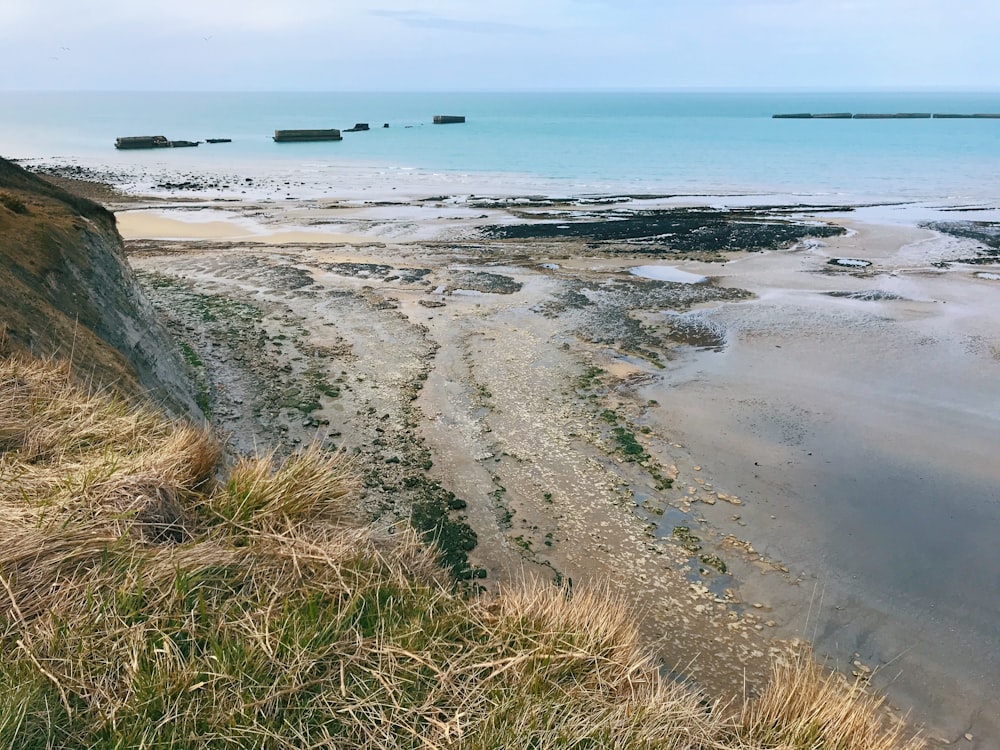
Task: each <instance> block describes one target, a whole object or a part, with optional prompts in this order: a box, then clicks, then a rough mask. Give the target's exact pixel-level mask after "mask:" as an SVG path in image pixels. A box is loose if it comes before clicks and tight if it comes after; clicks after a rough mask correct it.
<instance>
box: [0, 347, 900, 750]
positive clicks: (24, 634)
mask: <svg viewBox="0 0 1000 750" xmlns="http://www.w3.org/2000/svg"><path fill="white" fill-rule="evenodd" d="M0 383H2V387H3V391H2V395H0V436H2V444H0V477H2V482H0V652H2V653H3V656H4V658H3V659H2V660H0V747H18V748H21V747H25V748H49V747H164V748H169V747H179V748H180V747H183V748H188V747H199V748H201V747H219V748H222V747H227V748H230V747H267V748H299V747H310V748H320V747H328V748H357V749H359V750H369V749H370V750H384V749H387V748H407V749H414V748H482V749H483V750H486V749H489V750H493V749H494V748H506V747H528V748H535V749H537V750H543V749H547V748H622V749H623V750H624V749H625V748H658V749H665V750H681V749H682V748H683V749H684V750H726V749H729V750H765V749H774V750H777V749H778V748H781V749H783V750H786V749H787V750H804V749H805V748H808V749H809V750H834V749H836V750H889V749H890V748H897V747H898V748H904V747H905V748H906V749H907V750H910V748H913V747H916V745H915V744H912V743H911V744H905V743H903V742H901V741H899V734H898V731H896V730H893V729H892V728H889V729H888V730H886V729H885V728H884V727H883V726H882V715H881V714H880V712H879V704H878V701H877V699H874V698H872V697H871V696H869V695H868V694H867V693H865V692H864V691H863V690H862V689H861V688H860V687H857V686H849V685H846V684H844V683H843V682H842V681H841V680H840V678H836V677H831V676H828V675H826V674H825V673H823V672H822V671H821V670H820V669H819V668H818V667H816V666H815V665H813V664H812V662H810V661H808V660H803V661H802V662H801V663H799V664H796V665H791V666H788V667H779V668H777V669H778V671H777V672H776V678H775V681H774V683H773V685H772V687H771V688H770V689H769V690H768V691H767V692H766V693H765V694H764V695H763V696H762V697H761V698H760V699H758V700H757V701H754V702H753V703H752V704H750V705H749V706H748V707H747V708H746V709H744V710H743V712H742V713H739V712H735V713H734V712H733V711H731V710H729V709H728V707H725V706H719V705H713V704H710V703H706V702H705V701H704V700H702V699H701V698H700V697H699V696H697V695H695V694H694V693H693V692H691V691H690V690H689V689H688V688H687V687H685V686H683V685H679V684H676V683H673V682H670V681H667V680H665V679H664V678H663V676H662V674H661V669H660V665H659V663H658V662H657V660H656V659H655V658H654V657H653V655H652V654H650V653H649V651H648V650H647V649H646V648H645V646H644V644H643V642H642V641H641V639H640V635H639V632H638V630H637V628H636V625H635V618H634V617H633V615H632V613H631V611H630V610H629V608H628V607H627V606H625V605H624V604H623V603H622V602H621V601H620V600H619V599H617V598H616V597H614V596H612V595H611V594H610V593H609V592H608V591H607V590H606V589H602V588H600V587H598V588H593V589H586V588H580V587H578V588H577V590H576V591H574V592H573V594H572V596H571V595H570V594H569V592H567V591H565V590H562V589H558V588H555V587H553V586H551V585H546V584H540V583H537V582H536V583H528V582H525V583H522V584H519V585H512V586H509V587H504V588H503V589H502V590H501V591H500V593H499V594H498V595H497V596H495V597H492V598H483V599H470V598H467V597H465V596H462V595H461V594H458V593H455V592H454V590H453V582H452V580H451V579H450V578H448V577H447V575H446V574H445V572H444V571H443V570H442V569H441V568H440V567H438V566H437V565H436V563H435V560H436V555H435V553H434V551H433V550H429V549H428V548H427V547H426V546H425V545H424V544H422V543H421V542H420V541H419V538H418V536H417V535H416V533H415V532H414V531H413V530H412V529H409V528H408V527H405V528H404V527H397V528H388V529H376V528H373V527H370V526H363V525H360V524H358V523H357V522H356V519H355V518H354V515H353V505H352V503H353V500H354V497H355V496H354V493H355V490H356V487H357V485H356V482H355V480H354V478H353V476H352V472H351V469H350V466H349V465H347V464H346V463H345V461H344V458H343V456H340V455H337V454H333V455H331V454H325V453H323V452H321V451H319V450H317V449H310V450H307V451H305V452H303V453H302V454H300V455H297V456H293V457H291V458H289V459H287V460H286V461H283V462H280V461H277V460H275V459H274V458H273V457H264V458H257V459H247V460H244V461H241V462H239V463H238V464H237V465H236V466H235V467H233V468H232V470H231V471H230V472H229V473H228V476H226V477H222V476H218V475H219V474H220V472H221V468H220V465H219V454H218V450H217V449H216V447H215V445H214V443H213V442H212V441H211V439H210V437H209V436H208V435H207V434H205V433H204V432H203V431H200V430H196V429H193V428H190V427H185V426H180V425H175V424H171V423H169V422H167V421H165V420H162V419H161V418H159V417H158V416H157V415H155V414H154V413H152V412H148V411H142V410H139V411H135V410H132V409H130V408H128V407H127V405H125V404H124V403H123V402H120V401H117V400H115V399H114V398H111V397H109V396H104V395H92V394H88V393H86V392H84V391H81V390H80V389H77V388H74V386H72V384H71V383H70V381H69V378H68V373H67V372H66V371H65V369H64V368H61V367H60V366H57V365H53V363H38V362H29V361H24V360H17V359H7V360H0ZM894 731H896V734H893V732H894Z"/></svg>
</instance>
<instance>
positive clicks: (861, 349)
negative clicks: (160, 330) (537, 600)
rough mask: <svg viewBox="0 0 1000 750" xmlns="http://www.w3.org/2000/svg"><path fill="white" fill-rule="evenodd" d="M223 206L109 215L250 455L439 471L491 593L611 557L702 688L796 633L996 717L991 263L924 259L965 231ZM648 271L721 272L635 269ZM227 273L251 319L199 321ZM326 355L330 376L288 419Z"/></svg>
mask: <svg viewBox="0 0 1000 750" xmlns="http://www.w3.org/2000/svg"><path fill="white" fill-rule="evenodd" d="M157 208H158V209H160V210H162V209H163V206H158V207H157ZM226 210H227V211H231V212H232V213H234V214H236V219H237V220H235V221H232V222H229V223H228V225H227V226H225V227H217V226H212V227H209V228H208V229H206V227H205V226H204V224H206V223H208V222H205V221H202V222H201V224H199V223H197V222H196V221H189V222H187V224H188V225H189V226H188V228H187V229H184V230H183V231H182V233H180V234H178V233H177V232H178V231H181V230H179V228H178V227H177V226H175V225H174V223H175V222H176V223H182V224H183V223H185V222H184V221H182V220H181V219H174V218H172V219H171V220H170V221H171V223H170V225H169V226H168V225H164V224H157V223H155V222H154V223H150V222H149V221H147V220H146V218H148V217H146V218H143V217H138V218H135V219H131V218H125V217H126V216H127V215H124V216H123V218H124V223H123V227H124V229H123V231H126V230H127V234H126V236H127V238H133V239H132V241H131V242H130V243H129V245H128V247H129V249H130V251H131V253H132V262H133V265H135V267H136V268H137V269H139V270H140V271H141V272H143V273H144V274H146V275H145V276H144V282H145V283H146V285H147V289H148V290H149V293H150V294H151V296H153V298H154V300H155V301H156V302H157V303H158V304H159V305H160V307H161V309H162V310H163V311H164V314H166V315H169V316H173V318H174V328H175V330H176V331H177V332H178V334H179V335H181V336H182V337H184V338H185V339H186V341H187V342H188V345H189V346H191V347H192V350H193V351H194V352H195V353H196V354H197V355H198V359H199V361H200V362H201V363H202V365H201V367H202V371H201V373H200V374H201V376H202V377H203V378H204V379H205V381H204V382H205V383H206V388H207V395H208V397H210V399H211V401H212V405H213V415H214V419H215V421H216V423H217V425H218V426H219V427H221V428H222V429H223V430H226V431H228V434H230V435H231V436H232V440H233V444H234V446H235V447H237V448H238V449H241V450H248V449H252V447H253V446H254V445H255V444H257V445H260V444H273V443H275V442H277V443H278V444H281V445H284V446H285V447H286V448H288V449H290V448H291V447H292V446H294V445H295V444H301V443H302V442H307V441H309V440H314V439H320V440H324V441H327V442H328V443H330V444H336V445H338V446H342V447H345V448H347V449H351V450H356V451H358V455H359V458H358V461H359V467H360V468H361V470H362V471H364V472H366V476H368V477H369V480H368V481H367V489H366V493H367V495H366V498H365V502H366V503H367V507H368V509H369V511H370V512H371V514H372V516H373V517H379V518H382V519H392V518H402V517H405V514H406V512H407V511H406V504H407V502H408V499H407V498H408V495H407V492H408V491H409V490H408V489H407V487H410V486H412V483H413V481H414V479H413V477H415V476H416V474H415V473H414V472H416V471H417V468H416V467H424V468H423V469H420V471H421V472H424V473H426V475H427V476H428V477H430V478H431V479H432V480H433V481H435V482H438V483H440V485H441V486H442V487H444V488H445V489H447V490H449V491H451V492H454V493H455V494H456V495H457V496H458V497H460V498H462V499H463V500H465V501H466V502H467V503H468V505H467V508H466V510H465V511H464V512H463V513H464V516H465V519H466V520H467V522H468V523H469V524H470V525H471V526H472V528H474V529H475V531H476V533H477V535H478V539H479V544H478V547H477V548H476V550H474V551H473V552H472V553H471V559H472V560H473V562H474V563H475V564H476V565H478V566H481V567H482V568H483V569H484V570H486V571H487V574H488V575H487V578H486V579H484V581H483V583H484V585H486V586H493V585H496V583H497V582H498V581H502V580H505V579H509V578H510V577H512V576H519V575H541V576H545V577H548V578H552V579H558V580H562V581H564V582H565V581H567V580H568V579H570V578H572V579H573V581H574V583H575V584H576V585H579V584H581V583H585V582H586V581H588V580H605V581H611V583H612V585H613V586H614V587H615V588H616V589H617V590H619V591H621V592H622V593H623V594H624V595H625V596H627V597H628V598H629V599H631V600H633V601H635V602H636V604H637V605H638V607H639V608H640V611H641V612H643V614H644V625H645V628H646V631H647V633H648V634H649V635H650V639H651V643H655V644H656V647H657V648H658V649H659V650H660V652H661V654H663V656H664V658H665V659H666V661H667V663H668V664H671V665H675V666H676V668H677V671H678V673H681V674H684V675H686V676H688V677H690V678H692V679H694V680H695V681H696V682H697V683H699V684H701V685H703V686H705V687H706V688H708V689H709V690H710V691H712V692H713V693H714V694H716V695H733V696H738V695H740V694H741V693H742V691H743V690H744V689H745V687H747V688H749V689H750V690H753V689H755V687H757V686H759V685H760V684H761V683H762V681H763V680H764V678H765V676H766V668H767V662H768V660H769V659H770V658H772V657H774V656H776V655H780V654H785V653H789V652H790V651H791V650H794V643H790V642H789V640H790V639H795V638H804V639H807V640H814V641H815V643H816V645H817V647H818V649H819V651H820V652H821V653H822V654H825V655H829V656H830V657H831V658H832V659H834V661H835V663H836V664H837V665H838V666H839V667H841V668H842V669H843V670H844V671H846V672H851V671H854V672H856V673H857V674H858V675H860V676H862V677H864V676H866V675H867V674H868V672H867V670H872V669H875V670H876V673H875V677H874V679H873V682H874V683H875V684H876V685H877V686H879V687H880V688H882V689H886V690H887V692H888V694H889V696H890V699H891V701H892V702H893V703H894V704H895V705H897V706H898V707H900V708H902V709H904V710H905V709H912V710H913V712H914V715H915V716H916V717H917V718H919V719H920V720H921V721H926V722H927V723H928V725H929V729H928V732H929V734H930V735H931V736H932V737H935V738H940V739H948V740H961V741H962V742H963V743H965V746H968V747H982V748H986V747H991V746H994V745H993V744H991V743H995V742H997V741H1000V727H997V726H996V721H995V717H996V716H997V715H1000V710H997V709H998V708H1000V706H998V694H1000V689H998V686H997V684H996V681H995V680H996V677H995V675H997V674H1000V664H998V660H1000V657H998V654H1000V643H998V640H997V629H996V626H995V625H994V623H996V622H998V621H1000V617H998V615H1000V611H998V610H997V602H1000V576H997V574H996V572H995V571H997V570H1000V559H998V558H1000V553H998V552H997V549H998V545H995V544H993V543H992V541H993V537H994V536H995V535H996V531H997V530H998V529H1000V511H998V508H1000V498H998V497H997V488H998V487H1000V468H998V467H1000V462H996V461H995V460H993V458H992V454H993V453H994V452H995V447H996V445H997V435H998V434H1000V433H998V429H997V428H998V426H1000V413H998V406H997V404H998V401H997V399H996V398H995V396H996V388H997V383H1000V378H998V377H997V376H998V375H1000V334H998V333H997V331H1000V325H998V323H1000V320H998V318H1000V282H996V281H991V280H989V279H983V278H977V277H976V276H975V272H982V271H984V270H985V271H989V270H996V268H995V267H993V266H977V267H975V268H973V267H965V266H959V265H955V266H951V267H948V268H940V267H936V266H934V265H932V264H933V263H934V262H940V261H941V260H947V259H949V258H952V259H953V258H961V257H964V256H965V255H968V246H969V241H968V240H961V239H956V238H949V237H944V236H942V235H938V234H936V233H933V232H930V231H927V230H923V229H916V228H907V227H899V226H892V227H889V226H879V225H861V224H856V223H853V224H852V223H850V220H849V219H846V218H844V217H834V220H835V221H836V222H838V223H841V224H844V225H845V226H848V228H849V229H850V231H849V232H848V233H847V234H846V235H842V236H832V237H831V236H827V237H823V238H822V239H808V240H805V241H803V242H800V243H798V244H794V245H792V247H791V249H787V250H775V251H768V252H763V253H758V252H755V253H740V252H732V251H729V250H726V251H724V252H723V251H720V250H718V249H709V250H706V251H705V252H695V253H691V254H688V255H683V256H672V257H669V258H663V257H660V256H657V252H656V250H655V248H653V249H650V248H649V247H645V246H643V247H636V246H635V245H634V244H631V243H623V244H614V243H611V244H608V243H604V244H599V243H598V244H595V243H593V242H588V241H587V238H568V239H567V238H558V237H555V238H554V237H548V236H547V237H528V238H524V239H519V238H516V237H515V238H509V239H491V238H489V237H484V236H483V235H482V234H481V233H480V231H481V230H482V228H483V227H487V226H496V225H503V224H507V225H517V224H523V223H525V222H531V221H533V220H536V219H534V218H532V217H531V216H527V215H526V214H525V212H524V211H523V210H520V211H508V210H507V209H505V208H504V207H502V206H475V207H474V210H467V209H464V208H462V207H455V206H453V205H444V204H438V205H434V204H433V203H431V204H430V205H428V203H426V202H425V203H419V204H411V205H408V206H405V207H382V208H379V207H367V208H358V207H348V208H338V207H330V206H329V205H328V204H327V205H316V204H310V203H308V202H302V203H293V204H289V205H287V206H280V207H278V206H274V205H264V206H260V205H254V206H245V207H242V208H240V207H239V206H234V205H232V204H230V205H228V206H227V207H226ZM540 210H541V211H542V212H545V211H548V210H549V209H547V208H544V207H543V208H542V209H540ZM587 210H588V211H591V212H592V211H593V210H594V209H593V207H592V206H588V207H587ZM241 212H242V213H241ZM133 215H134V214H133ZM394 216H395V217H397V218H394ZM182 218H183V217H182ZM202 218H204V217H202ZM826 218H827V220H829V218H830V217H826ZM244 221H252V222H255V224H254V229H252V230H246V229H245V224H243V223H242V222H244ZM314 221H315V222H317V223H319V222H321V223H322V224H321V226H322V232H326V233H328V234H329V236H331V237H336V238H337V240H336V241H330V242H324V241H323V240H322V239H319V238H317V236H316V235H314V234H313V229H314V228H316V226H317V225H316V224H313V223H312V222H314ZM130 222H136V223H130ZM142 222H145V223H142ZM301 226H308V227H309V229H310V231H309V232H308V233H299V234H295V236H294V238H292V239H290V240H289V241H286V239H287V238H286V237H285V234H287V233H288V232H289V231H293V232H294V231H297V230H296V229H295V228H296V227H301ZM240 227H244V232H245V233H243V234H241V233H240V231H239V230H240ZM261 227H263V229H261ZM209 230H211V231H209ZM158 232H160V233H161V234H158ZM183 232H188V233H187V234H185V233H183ZM206 232H208V234H206ZM322 232H321V233H320V234H322ZM167 238H180V239H174V240H168V239H167ZM755 241H756V239H755ZM692 257H702V258H709V257H711V258H712V259H713V260H715V261H716V262H711V263H710V262H702V261H698V260H692V259H691V258H692ZM838 257H842V258H848V259H855V260H858V261H862V260H863V261H864V262H866V263H869V262H870V263H871V265H870V266H864V265H863V264H859V265H846V266H831V265H830V264H829V262H828V261H829V260H830V259H832V258H838ZM655 264H661V265H664V266H667V265H669V266H670V267H671V268H673V269H677V271H680V272H683V273H686V274H692V276H691V277H690V278H691V279H693V278H700V277H708V279H709V280H710V281H709V283H707V284H683V283H672V282H670V281H657V280H654V279H648V278H642V277H637V276H635V275H632V274H630V273H629V269H631V268H634V267H636V266H649V265H655ZM149 274H156V276H150V275H149ZM654 275H655V274H654ZM670 275H672V276H673V277H674V278H687V277H683V276H680V275H675V274H674V273H673V272H671V274H670ZM830 292H833V293H836V295H839V296H831V295H830V294H828V293H830ZM872 292H878V293H877V294H872ZM857 293H861V294H860V295H859V294H857ZM851 295H854V296H851ZM220 297H221V298H226V299H234V300H239V301H240V302H241V304H244V305H246V306H247V307H246V310H247V312H246V313H245V315H244V316H243V318H241V320H245V321H246V324H245V326H244V327H242V328H239V327H237V328H233V327H229V328H224V327H220V326H221V324H220V323H218V322H206V321H207V320H209V319H208V318H206V316H205V309H206V305H207V304H208V302H210V301H211V300H215V299H217V298H220ZM212 304H216V303H215V302H212ZM241 309H242V308H241ZM237 317H238V316H237ZM310 368H312V369H310ZM317 368H319V369H321V370H322V371H323V372H325V373H326V377H327V378H328V379H329V383H328V384H327V385H328V388H327V390H326V391H324V392H332V391H330V388H331V387H332V388H333V390H336V391H337V394H338V395H337V396H336V397H327V396H323V395H322V394H320V395H317V396H316V397H317V399H318V402H317V403H318V405H319V407H320V408H319V409H318V410H309V411H307V412H302V411H296V408H300V409H301V408H305V407H301V406H299V407H296V399H299V398H301V397H300V395H299V394H300V392H302V391H303V390H304V389H305V384H306V383H307V381H308V380H309V378H313V379H315V377H316V370H317ZM310 373H312V374H311V375H310ZM289 394H293V395H292V396H290V395H289ZM276 402H278V403H283V404H285V405H284V406H281V407H280V408H279V406H276V405H275V404H276ZM289 404H290V405H291V406H289ZM310 409H311V407H310ZM628 436H631V438H629V437H628ZM629 440H631V441H632V442H629ZM632 450H634V451H635V453H633V454H631V455H630V453H629V451H632ZM630 457H631V458H632V459H633V460H629V458H630ZM408 466H410V467H411V468H406V467H408ZM400 472H402V473H400ZM407 472H410V473H407ZM678 529H687V530H688V531H686V532H679V531H678ZM696 548H698V549H697V551H694V550H695V549H696ZM720 563H724V565H725V568H724V569H723V568H722V567H721V565H720ZM723 571H725V572H723ZM775 636H778V637H780V638H781V639H785V640H784V641H779V640H775V638H774V637H775ZM855 662H856V663H855ZM744 681H746V682H744ZM966 732H968V733H971V734H972V736H973V741H972V742H971V743H970V742H968V741H966V740H964V739H963V735H964V734H965V733H966Z"/></svg>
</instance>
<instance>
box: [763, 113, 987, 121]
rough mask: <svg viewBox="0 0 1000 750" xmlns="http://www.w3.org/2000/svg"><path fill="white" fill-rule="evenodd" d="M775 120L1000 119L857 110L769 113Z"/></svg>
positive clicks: (964, 115)
mask: <svg viewBox="0 0 1000 750" xmlns="http://www.w3.org/2000/svg"><path fill="white" fill-rule="evenodd" d="M771 118H772V119H775V120H931V119H934V120H1000V113H996V114H994V113H988V114H986V113H977V114H971V115H966V114H944V113H931V112H895V113H891V114H890V113H866V112H859V113H857V114H855V113H852V112H823V113H820V114H813V113H811V112H793V113H791V114H777V115H771Z"/></svg>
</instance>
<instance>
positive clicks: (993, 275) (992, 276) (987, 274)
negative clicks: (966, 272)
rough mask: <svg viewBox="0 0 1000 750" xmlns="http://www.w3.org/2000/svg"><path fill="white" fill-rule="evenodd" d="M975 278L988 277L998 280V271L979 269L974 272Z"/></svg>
mask: <svg viewBox="0 0 1000 750" xmlns="http://www.w3.org/2000/svg"><path fill="white" fill-rule="evenodd" d="M976 278H979V279H989V280H990V281H1000V273H989V272H987V271H981V272H980V273H977V274H976Z"/></svg>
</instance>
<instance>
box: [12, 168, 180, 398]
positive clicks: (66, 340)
mask: <svg viewBox="0 0 1000 750" xmlns="http://www.w3.org/2000/svg"><path fill="white" fill-rule="evenodd" d="M17 351H23V352H28V353H31V354H34V355H37V356H54V357H58V358H62V359H70V360H72V362H73V364H74V370H75V371H76V372H77V374H78V375H80V376H81V377H85V378H87V380H88V381H90V382H91V383H92V384H93V385H95V386H97V387H102V388H111V389H114V390H116V391H119V392H122V393H124V394H127V395H130V396H137V395H148V396H151V397H152V398H153V399H154V400H156V401H157V402H159V403H161V404H162V405H163V406H164V407H166V408H167V409H168V410H169V411H170V412H172V413H174V414H177V415H186V416H195V415H197V414H199V412H198V409H197V406H195V403H194V400H193V399H192V397H191V394H190V385H189V383H188V380H187V376H186V369H185V365H184V362H183V360H182V358H181V356H180V353H179V352H178V350H177V348H176V346H175V344H174V343H173V342H172V341H171V339H170V338H169V336H168V334H167V333H166V330H165V329H164V328H163V326H162V325H161V324H160V322H159V321H158V319H157V317H156V314H155V312H154V311H153V308H152V306H151V304H150V303H149V300H148V299H147V298H146V297H145V295H144V294H143V293H142V291H141V290H140V289H139V286H138V283H137V282H136V278H135V275H134V274H133V272H132V270H131V268H130V267H129V265H128V263H127V262H126V260H125V253H124V250H123V247H122V239H121V237H120V236H119V234H118V231H117V229H116V226H115V217H114V214H112V213H111V212H110V211H108V210H106V209H105V208H103V207H102V206H100V205H98V204H96V203H93V202H91V201H89V200H86V199H85V198H81V197H79V196H76V195H73V194H71V193H68V192H66V191H64V190H62V189H61V188H58V187H56V186H54V185H52V184H50V183H49V182H46V181H45V180H43V179H41V178H40V177H37V176H35V175H33V174H31V173H30V172H27V171H25V170H24V169H22V168H21V167H19V166H17V165H16V164H13V163H11V162H9V161H7V160H5V159H2V158H0V352H2V353H4V354H10V353H12V352H17Z"/></svg>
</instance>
